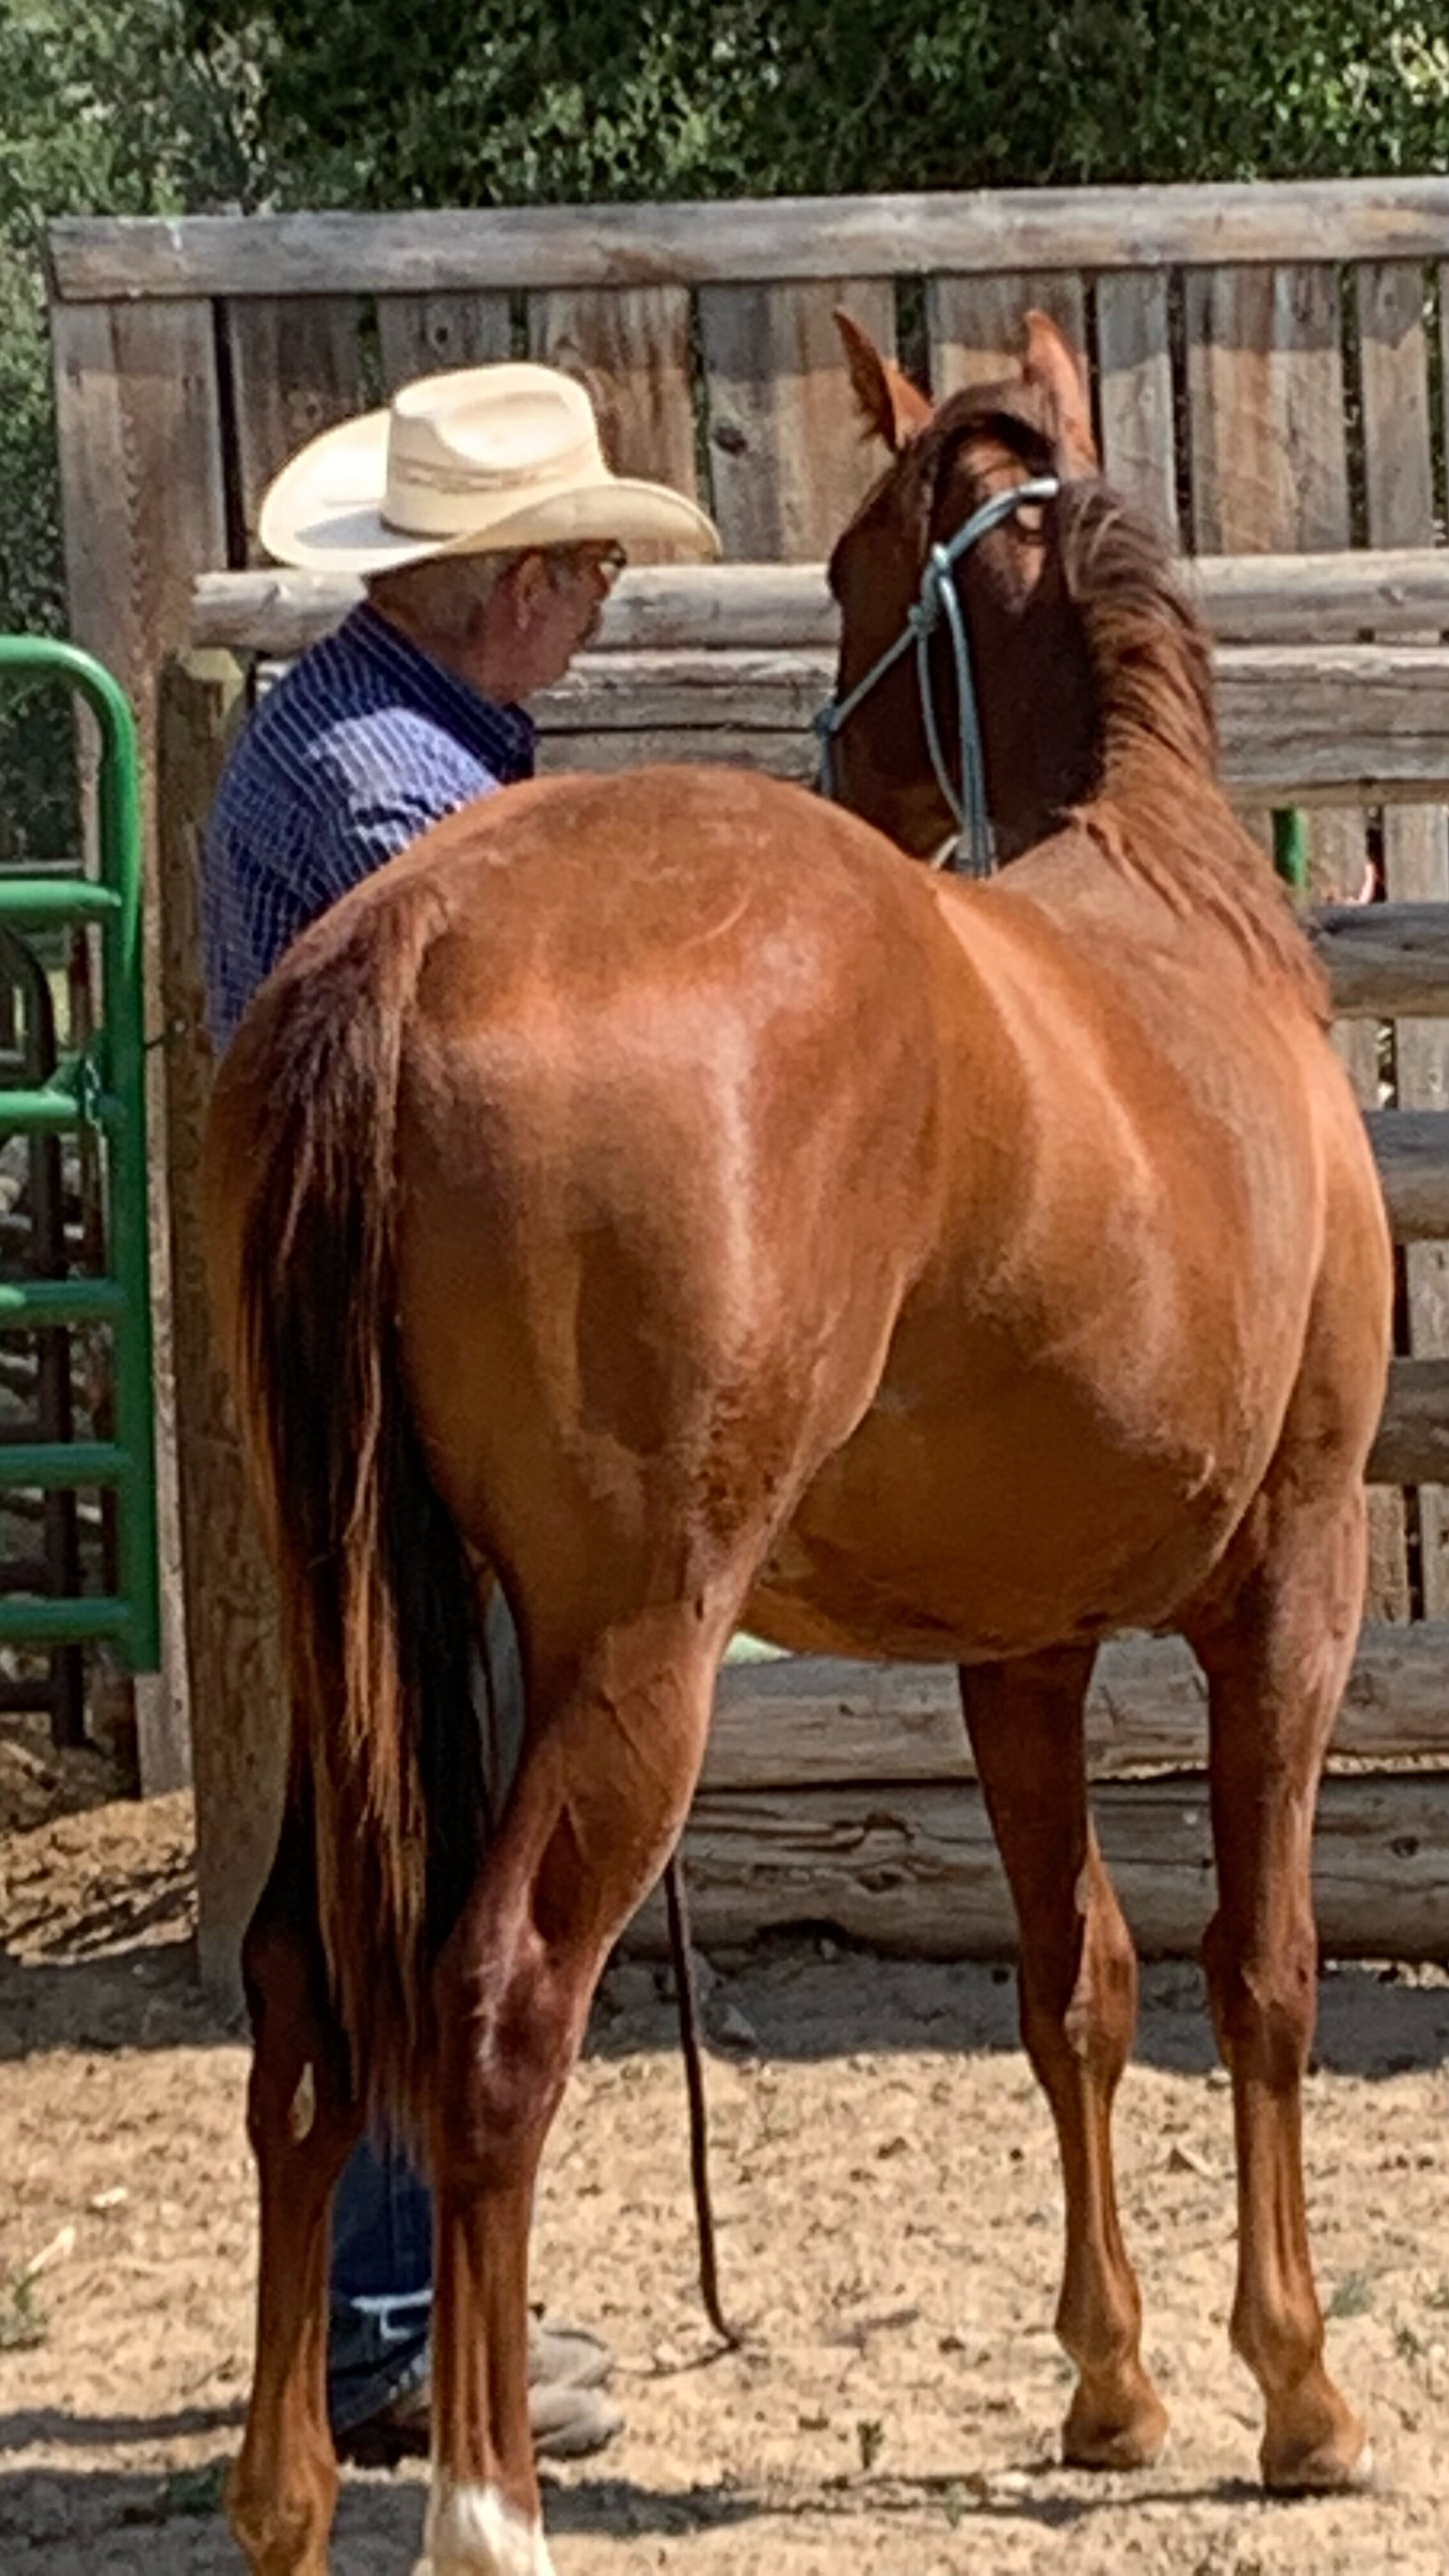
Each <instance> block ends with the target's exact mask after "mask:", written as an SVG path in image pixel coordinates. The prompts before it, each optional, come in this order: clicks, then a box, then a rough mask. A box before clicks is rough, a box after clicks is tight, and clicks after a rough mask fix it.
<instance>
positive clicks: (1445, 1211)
mask: <svg viewBox="0 0 1449 2576" xmlns="http://www.w3.org/2000/svg"><path fill="white" fill-rule="evenodd" d="M1364 1124H1365V1126H1366V1127H1367V1128H1368V1131H1369V1136H1370V1139H1371V1141H1372V1144H1373V1149H1374V1160H1375V1162H1376V1163H1377V1165H1378V1170H1379V1179H1380V1181H1381V1182H1382V1184H1383V1192H1384V1205H1385V1207H1386V1208H1387V1209H1388V1212H1389V1224H1390V1227H1391V1229H1392V1231H1393V1237H1394V1241H1395V1243H1409V1244H1423V1243H1442V1242H1443V1241H1444V1239H1445V1238H1446V1236H1449V1118H1446V1116H1445V1115H1444V1112H1443V1110H1442V1109H1377V1110H1371V1111H1370V1112H1369V1114H1368V1116H1367V1117H1366V1119H1365V1121H1364ZM1431 1615H1432V1616H1434V1617H1436V1618H1437V1617H1438V1615H1439V1613H1438V1610H1437V1609H1436V1610H1435V1611H1434V1612H1433V1613H1432V1614H1431Z"/></svg>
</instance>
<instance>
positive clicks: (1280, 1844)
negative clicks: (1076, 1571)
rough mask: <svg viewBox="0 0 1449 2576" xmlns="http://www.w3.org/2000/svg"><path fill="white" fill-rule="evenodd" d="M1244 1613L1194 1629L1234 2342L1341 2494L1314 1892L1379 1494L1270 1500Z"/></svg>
mask: <svg viewBox="0 0 1449 2576" xmlns="http://www.w3.org/2000/svg"><path fill="white" fill-rule="evenodd" d="M1256 1522H1257V1528H1258V1538H1257V1555H1256V1561H1255V1562H1254V1563H1253V1564H1252V1566H1251V1568H1250V1571H1249V1572H1248V1573H1247V1575H1246V1576H1245V1577H1244V1578H1243V1579H1242V1581H1241V1582H1240V1584H1239V1588H1238V1591H1237V1594H1236V1598H1235V1599H1234V1602H1233V1605H1232V1611H1231V1614H1230V1615H1229V1616H1226V1617H1224V1618H1222V1619H1220V1620H1217V1621H1213V1622H1204V1623H1202V1624H1200V1625H1198V1626H1195V1627H1190V1628H1189V1630H1188V1634H1189V1636H1190V1640H1191V1643H1192V1645H1193V1646H1194V1648H1195V1650H1196V1652H1197V1654H1198V1656H1199V1658H1200V1660H1201V1663H1202V1666H1203V1669H1204V1671H1205V1673H1206V1674H1207V1678H1208V1705H1209V1719H1210V1728H1211V1755H1210V1766H1211V1780H1212V1816H1213V1841H1214V1845H1215V1848H1216V1853H1217V1872H1218V1910H1217V1913H1216V1915H1215V1916H1214V1918H1213V1920H1212V1922H1211V1924H1210V1925H1209V1927H1208V1932H1207V1938H1206V1941H1205V1944H1204V1952H1203V1955H1204V1960H1205V1963H1206V1967H1207V1973H1208V1986H1209V1991H1210V1994H1211V1997H1212V2008H1213V2020H1214V2023H1215V2025H1216V2029H1217V2036H1218V2045H1219V2047H1220V2049H1221V2051H1222V2054H1223V2058H1224V2060H1225V2062H1226V2064H1227V2066H1228V2069H1229V2072H1230V2073H1231V2076H1232V2081H1233V2110H1234V2121H1235V2128H1236V2134H1237V2156H1238V2286H1237V2296H1236V2298H1235V2300H1234V2303H1233V2316H1232V2339H1233V2345H1234V2348H1235V2350H1236V2351H1238V2352H1239V2353H1240V2354H1241V2355H1242V2357H1243V2359H1244V2361H1246V2363H1247V2364H1248V2367H1249V2369H1250V2370H1251V2371H1252V2372H1253V2374H1254V2377H1255V2378H1256V2379H1257V2381H1258V2384H1259V2386H1260V2387H1261V2389H1262V2391H1263V2395H1264V2399H1265V2401H1266V2410H1267V2414H1266V2425H1265V2430H1264V2435H1263V2447H1262V2453H1261V2459H1262V2469H1263V2476H1264V2479H1265V2480H1266V2482H1267V2484H1268V2485H1269V2486H1272V2487H1279V2488H1285V2489H1294V2488H1305V2487H1314V2488H1321V2487H1338V2486H1346V2485H1349V2484H1352V2483H1354V2482H1355V2480H1356V2477H1357V2476H1358V2475H1360V2474H1361V2473H1362V2467H1363V2460H1364V2433H1363V2427H1362V2425H1361V2424H1360V2423H1359V2420H1358V2418H1357V2416H1356V2415H1355V2414H1354V2413H1353V2411H1352V2409H1351V2408H1350V2407H1349V2406H1348V2405H1347V2403H1346V2402H1345V2400H1344V2398H1343V2397H1342V2396H1341V2395H1340V2394H1339V2391H1338V2390H1337V2388H1335V2386H1334V2384H1333V2382H1332V2380H1331V2379H1330V2378H1329V2376H1328V2373H1327V2371H1326V2370H1325V2369H1324V2366H1323V2318H1322V2314H1321V2312H1320V2309H1319V2305H1318V2299H1317V2295H1316V2292H1315V2290H1314V2286H1313V2269H1312V2263H1311V2260H1310V2257H1309V2251H1308V2223H1307V2218H1306V2214H1305V2211H1304V2205H1303V2167H1302V2144H1301V2138H1302V2130H1301V2090H1302V2078H1303V2070H1304V2067H1305V2065H1306V2063H1307V2059H1308V2050H1309V2046H1310V2043H1311V2040H1312V2036H1313V2023H1314V2017H1315V2012H1316V2008H1317V1993H1316V1978H1317V1968H1318V1944H1317V1939H1316V1936H1315V1932H1314V1924H1313V1900H1312V1884H1311V1867H1312V1846H1313V1811H1314V1801H1315V1798H1316V1796H1317V1791H1318V1780H1319V1774H1320V1772H1321V1770H1322V1767H1323V1756H1324V1752H1325V1749H1326V1747H1327V1744H1328V1739H1329V1736H1330V1734H1331V1732H1332V1728H1333V1720H1334V1715H1335V1712H1336V1710H1337V1707H1338V1702H1339V1698H1340V1695H1341V1693H1342V1690H1343V1686H1344V1682H1345V1680H1346V1679H1347V1675H1348V1670H1349V1666H1350V1664H1351V1662H1352V1660H1353V1650H1354V1644H1355V1640H1356V1638H1357V1633H1358V1614H1359V1604H1360V1602H1361V1600H1362V1595H1363V1569H1364V1554H1365V1542H1364V1511H1363V1496H1362V1491H1361V1489H1359V1488H1357V1487H1356V1488H1355V1489H1354V1490H1353V1491H1352V1493H1350V1494H1349V1495H1347V1496H1338V1497H1335V1498H1333V1499H1332V1500H1331V1501H1329V1502H1327V1503H1319V1504H1308V1503H1304V1502H1302V1501H1299V1500H1296V1499H1295V1498H1294V1496H1293V1494H1292V1491H1291V1488H1290V1489H1289V1490H1288V1491H1287V1492H1285V1493H1283V1494H1280V1495H1279V1496H1277V1497H1276V1498H1275V1497H1273V1496H1271V1495H1270V1496H1265V1497H1264V1498H1263V1500H1262V1502H1261V1503H1260V1506H1259V1510H1258V1514H1257V1515H1256Z"/></svg>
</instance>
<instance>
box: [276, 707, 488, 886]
mask: <svg viewBox="0 0 1449 2576" xmlns="http://www.w3.org/2000/svg"><path fill="white" fill-rule="evenodd" d="M402 730H403V729H402V727H401V726H399V727H398V728H397V731H398V733H399V735H400V736H401V734H402ZM409 732H410V734H411V732H412V729H411V728H410V729H409ZM379 748H380V746H379V745H378V744H377V743H376V742H375V741H374V742H370V743H369V746H368V749H369V754H370V756H369V758H368V759H367V761H366V762H365V763H362V762H353V761H351V760H348V761H344V762H336V761H334V760H330V759H329V760H328V761H327V762H326V763H325V764H324V765H323V768H322V770H321V773H320V775H319V777H318V780H317V790H318V792H317V797H316V803H315V806H314V828H313V836H312V846H311V849H310V851H309V853H308V857H309V862H310V864H309V866H308V869H307V872H306V873H307V877H308V880H309V882H308V884H307V886H306V888H305V893H304V900H305V903H306V907H307V909H306V919H307V920H311V919H313V918H314V917H315V915H316V914H317V913H319V912H321V911H323V910H325V908H326V906H327V905H328V904H330V903H335V902H336V900H337V898H338V896H339V895H344V894H346V893H347V892H348V891H349V889H350V888H351V887H353V886H355V885H360V884H361V883H362V880H363V878H364V877H368V876H371V875H372V873H373V870H374V869H375V868H380V867H382V866H383V865H385V863H386V861H387V860H389V859H395V858H396V857H397V854H398V852H399V850H405V849H406V848H407V846H408V843H409V842H410V841H415V840H416V839H417V837H418V835H419V833H420V832H425V831H427V829H428V827H429V825H430V824H433V823H438V822H441V821H442V819H443V816H444V815H445V814H455V813H456V812H457V810H458V808H459V806H460V805H468V804H471V803H472V801H473V799H474V798H475V797H476V796H486V795H488V794H489V793H490V792H491V791H492V790H493V789H494V788H496V787H497V785H498V781H497V779H496V778H495V777H494V776H493V775H492V773H491V771H489V770H487V769H485V768H484V766H483V763H482V762H481V761H480V760H478V759H476V758H475V757H474V755H473V754H472V753H471V752H468V751H466V750H465V749H464V748H463V746H462V745H461V744H459V743H454V742H450V741H449V740H447V738H446V737H444V736H442V735H440V734H437V733H435V732H434V731H433V730H432V728H431V727H428V728H421V727H420V728H418V729H417V737H415V738H411V739H409V740H407V741H406V743H404V742H402V741H401V740H400V741H399V743H398V745H397V756H396V757H395V758H393V759H387V758H385V757H384V758H380V757H379V756H378V752H379ZM299 891H301V890H299ZM304 926H305V924H304V922H302V921H298V923H297V925H296V928H297V929H298V930H300V929H302V928H303V927H304Z"/></svg>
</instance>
